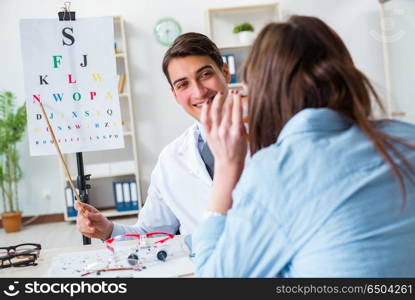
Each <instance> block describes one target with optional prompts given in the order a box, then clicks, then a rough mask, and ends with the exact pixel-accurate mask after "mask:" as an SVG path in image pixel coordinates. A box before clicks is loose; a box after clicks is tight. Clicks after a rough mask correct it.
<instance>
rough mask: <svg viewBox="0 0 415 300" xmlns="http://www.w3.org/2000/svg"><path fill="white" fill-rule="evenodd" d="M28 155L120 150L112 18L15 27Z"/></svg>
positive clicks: (34, 21) (34, 22) (43, 21)
mask: <svg viewBox="0 0 415 300" xmlns="http://www.w3.org/2000/svg"><path fill="white" fill-rule="evenodd" d="M20 33H21V45H22V56H23V66H24V77H25V90H26V105H27V121H28V132H29V145H30V154H31V155H32V156H37V155H50V154H55V153H56V150H55V148H54V145H53V140H52V138H51V136H50V132H49V129H48V127H47V125H46V121H45V120H44V118H43V116H42V113H41V109H40V105H39V102H42V103H43V105H44V107H45V110H46V112H47V116H48V118H49V121H50V123H51V125H52V128H53V131H54V132H55V135H56V139H57V142H58V144H59V146H60V148H61V151H62V152H63V153H75V152H85V151H96V150H108V149H118V148H123V147H124V138H123V133H122V121H121V112H120V105H119V98H118V91H117V73H116V61H115V54H114V24H113V19H112V18H111V17H104V18H88V19H78V20H76V21H58V20H55V19H23V20H21V21H20Z"/></svg>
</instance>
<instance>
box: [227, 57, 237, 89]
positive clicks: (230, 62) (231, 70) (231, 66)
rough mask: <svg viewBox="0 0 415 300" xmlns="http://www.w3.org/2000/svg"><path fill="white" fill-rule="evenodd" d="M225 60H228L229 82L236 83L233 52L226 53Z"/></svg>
mask: <svg viewBox="0 0 415 300" xmlns="http://www.w3.org/2000/svg"><path fill="white" fill-rule="evenodd" d="M226 56H227V57H226V58H227V61H228V67H229V73H230V74H231V82H230V83H236V82H237V78H236V66H235V56H234V55H233V54H228V55H226Z"/></svg>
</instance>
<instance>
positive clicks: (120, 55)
mask: <svg viewBox="0 0 415 300" xmlns="http://www.w3.org/2000/svg"><path fill="white" fill-rule="evenodd" d="M115 57H121V58H124V57H125V54H124V53H116V54H115Z"/></svg>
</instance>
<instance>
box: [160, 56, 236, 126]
mask: <svg viewBox="0 0 415 300" xmlns="http://www.w3.org/2000/svg"><path fill="white" fill-rule="evenodd" d="M167 70H168V73H169V77H170V81H171V83H172V85H173V87H172V89H171V90H172V92H173V94H174V97H175V98H176V101H177V103H178V104H179V105H180V106H181V107H183V109H184V110H185V111H186V112H187V113H188V114H189V115H191V116H192V117H193V118H195V119H196V120H200V113H201V110H202V104H203V103H205V102H206V101H211V100H212V99H213V98H214V97H215V95H216V94H217V93H218V92H220V91H222V92H223V93H224V94H225V95H227V93H228V86H227V83H228V82H229V79H230V74H229V71H228V67H227V65H224V66H223V67H222V69H220V68H219V67H218V66H217V65H216V64H215V62H214V61H213V60H212V59H211V58H210V57H209V56H197V55H190V56H185V57H177V58H174V59H172V60H171V61H170V63H169V66H168V68H167Z"/></svg>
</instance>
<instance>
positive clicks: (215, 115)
mask: <svg viewBox="0 0 415 300" xmlns="http://www.w3.org/2000/svg"><path fill="white" fill-rule="evenodd" d="M224 102H225V94H224V93H223V92H218V93H217V94H216V96H215V98H214V99H213V103H212V105H211V106H212V107H211V112H210V116H211V120H212V123H211V126H212V127H215V128H218V127H219V125H220V123H221V120H222V108H223V103H224Z"/></svg>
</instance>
